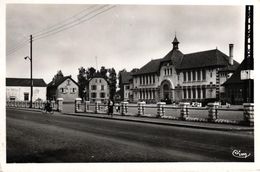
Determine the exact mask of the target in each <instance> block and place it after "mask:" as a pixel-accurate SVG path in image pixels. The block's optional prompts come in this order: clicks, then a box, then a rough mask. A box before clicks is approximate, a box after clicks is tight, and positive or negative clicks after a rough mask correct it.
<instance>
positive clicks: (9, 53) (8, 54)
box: [6, 42, 29, 56]
mask: <svg viewBox="0 0 260 172" xmlns="http://www.w3.org/2000/svg"><path fill="white" fill-rule="evenodd" d="M28 44H29V42H27V43H26V44H23V45H20V46H19V47H17V48H16V49H15V50H13V51H11V52H7V54H6V55H7V56H10V55H11V54H13V53H15V52H16V51H18V50H19V49H21V48H23V47H25V46H26V45H28Z"/></svg>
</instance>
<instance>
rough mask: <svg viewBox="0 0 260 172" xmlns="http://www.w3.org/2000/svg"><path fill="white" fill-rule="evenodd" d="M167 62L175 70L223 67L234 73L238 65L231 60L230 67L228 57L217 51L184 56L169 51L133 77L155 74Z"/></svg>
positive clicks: (177, 52)
mask: <svg viewBox="0 0 260 172" xmlns="http://www.w3.org/2000/svg"><path fill="white" fill-rule="evenodd" d="M167 61H172V62H173V65H174V66H175V67H176V69H179V70H184V69H193V68H201V67H216V66H218V67H223V70H231V71H234V70H235V69H236V68H237V67H238V65H239V63H238V62H236V61H235V60H233V61H234V65H232V66H231V65H230V64H229V57H228V56H227V55H225V54H224V53H222V52H221V51H219V50H217V49H213V50H208V51H201V52H196V53H191V54H185V55H183V54H182V52H181V51H179V50H171V51H170V52H169V53H168V54H166V56H164V57H163V58H161V59H156V60H151V61H150V62H148V63H147V64H146V65H144V66H143V67H142V68H141V69H140V70H139V71H138V72H136V73H135V74H134V75H141V74H147V73H157V72H159V70H160V65H161V63H163V62H167ZM225 67H226V68H225Z"/></svg>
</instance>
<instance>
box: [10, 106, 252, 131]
mask: <svg viewBox="0 0 260 172" xmlns="http://www.w3.org/2000/svg"><path fill="white" fill-rule="evenodd" d="M7 108H9V109H17V110H25V111H36V112H41V110H40V109H28V108H13V107H7ZM58 113H59V114H60V115H67V116H80V117H89V118H103V119H110V120H121V121H130V122H140V123H149V124H156V125H166V126H177V127H185V128H197V129H207V130H216V131H254V128H253V127H246V128H243V127H237V128H235V127H229V128H227V127H225V128H220V127H213V126H200V125H196V124H195V125H194V124H192V122H190V123H191V125H189V124H180V123H179V124H178V123H169V122H167V121H169V119H165V122H156V121H143V120H138V119H126V118H125V119H124V118H117V117H116V115H115V116H114V117H112V118H111V117H109V116H107V117H106V116H97V115H90V114H87V113H86V115H82V114H77V113H62V112H58ZM139 118H145V117H139ZM215 125H221V124H215Z"/></svg>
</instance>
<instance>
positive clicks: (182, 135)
mask: <svg viewBox="0 0 260 172" xmlns="http://www.w3.org/2000/svg"><path fill="white" fill-rule="evenodd" d="M6 112H7V113H6V131H7V162H8V163H13V162H18V163H21V162H22V163H24V162H25V163H27V162H240V161H247V162H248V161H249V162H252V161H254V137H253V134H250V133H241V132H223V131H214V130H205V129H193V128H184V127H175V126H164V125H156V124H149V123H140V122H129V121H120V120H113V119H99V118H91V117H76V116H68V115H62V114H60V113H54V114H53V115H49V114H48V115H46V114H42V113H40V112H33V111H22V110H15V109H7V111H6ZM234 150H237V151H240V152H241V153H247V154H250V156H249V157H247V158H236V157H234V156H233V155H232V152H233V151H234Z"/></svg>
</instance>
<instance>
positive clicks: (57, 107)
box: [6, 99, 63, 112]
mask: <svg viewBox="0 0 260 172" xmlns="http://www.w3.org/2000/svg"><path fill="white" fill-rule="evenodd" d="M45 103H46V101H35V102H32V107H31V108H32V109H43V108H44V105H45ZM62 104H63V102H62V99H58V100H57V101H51V107H52V109H53V110H54V111H60V112H61V111H62ZM6 106H7V107H14V108H30V102H29V101H6Z"/></svg>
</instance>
